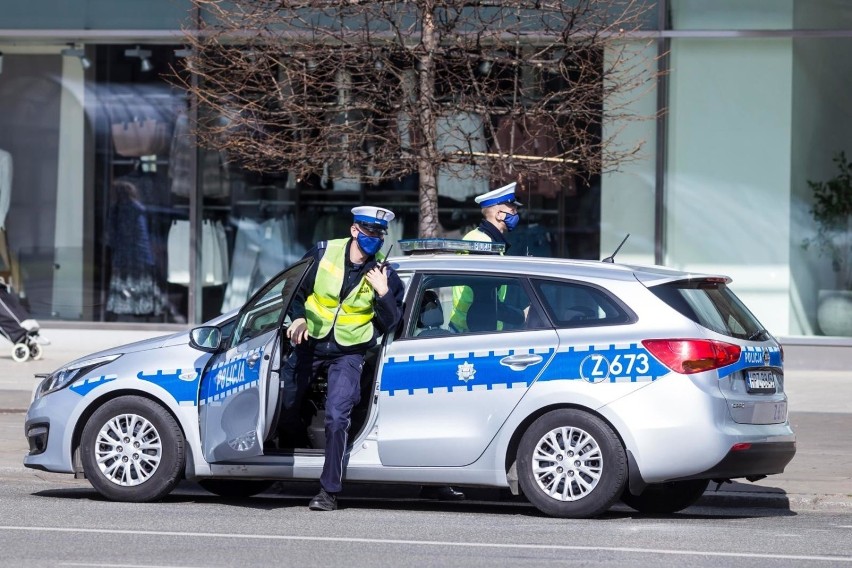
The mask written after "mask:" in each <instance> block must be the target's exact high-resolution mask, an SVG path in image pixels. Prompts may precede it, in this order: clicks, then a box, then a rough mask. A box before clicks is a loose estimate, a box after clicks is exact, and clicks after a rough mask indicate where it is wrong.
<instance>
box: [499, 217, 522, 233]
mask: <svg viewBox="0 0 852 568" xmlns="http://www.w3.org/2000/svg"><path fill="white" fill-rule="evenodd" d="M504 215H505V216H504V217H503V222H504V223H506V228H507V229H509V231H514V230H515V227H517V226H518V223H519V222H520V220H521V216H520V215H518V214H517V213H505V214H504Z"/></svg>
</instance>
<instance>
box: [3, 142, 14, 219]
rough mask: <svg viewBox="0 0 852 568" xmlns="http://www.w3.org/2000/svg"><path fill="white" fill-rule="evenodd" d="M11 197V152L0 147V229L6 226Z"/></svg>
mask: <svg viewBox="0 0 852 568" xmlns="http://www.w3.org/2000/svg"><path fill="white" fill-rule="evenodd" d="M11 199H12V154H10V153H9V152H7V151H5V150H2V149H0V229H4V228H5V227H6V215H8V214H9V203H10V202H11Z"/></svg>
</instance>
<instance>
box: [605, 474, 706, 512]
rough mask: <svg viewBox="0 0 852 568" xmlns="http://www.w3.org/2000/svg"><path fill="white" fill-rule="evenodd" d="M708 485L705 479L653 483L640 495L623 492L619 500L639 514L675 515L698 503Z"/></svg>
mask: <svg viewBox="0 0 852 568" xmlns="http://www.w3.org/2000/svg"><path fill="white" fill-rule="evenodd" d="M709 483H710V481H709V480H707V479H694V480H689V481H669V482H668V483H654V484H651V485H649V486H648V487H646V488H645V490H644V491H643V492H642V494H641V495H633V494H632V493H630V491H625V492H624V495H622V496H621V500H622V501H624V504H625V505H627V506H628V507H632V508H633V509H636V510H637V511H639V512H640V513H650V514H667V513H676V512H678V511H682V510H683V509H686V508H687V507H689V506H690V505H692V504H693V503H695V502H696V501H698V500H699V499H700V498H701V496H702V495H704V491H705V490H706V489H707V485H708V484H709Z"/></svg>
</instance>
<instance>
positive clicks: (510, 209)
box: [464, 182, 521, 251]
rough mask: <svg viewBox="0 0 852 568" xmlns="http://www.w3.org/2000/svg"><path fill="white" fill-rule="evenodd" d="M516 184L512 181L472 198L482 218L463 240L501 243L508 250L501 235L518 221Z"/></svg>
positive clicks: (516, 224)
mask: <svg viewBox="0 0 852 568" xmlns="http://www.w3.org/2000/svg"><path fill="white" fill-rule="evenodd" d="M517 185H518V184H517V183H516V182H512V183H510V184H508V185H504V186H503V187H498V188H497V189H495V190H493V191H489V192H488V193H483V194H482V195H477V196H476V197H475V198H474V201H476V202H477V203H478V204H479V206H480V207H482V217H483V219H482V222H481V223H480V224H479V226H478V227H477V228H475V229H474V230H472V231H470V232H469V233H468V234H466V235H465V236H464V240H466V241H483V242H493V243H503V244H505V245H506V250H507V251H508V250H509V243H508V242H507V241H506V237H504V236H503V235H504V233H506V232H507V231H513V230H514V229H515V227H517V226H518V221H520V216H519V215H518V207H520V206H521V203H520V202H519V201H517V200H516V199H515V188H516V187H517Z"/></svg>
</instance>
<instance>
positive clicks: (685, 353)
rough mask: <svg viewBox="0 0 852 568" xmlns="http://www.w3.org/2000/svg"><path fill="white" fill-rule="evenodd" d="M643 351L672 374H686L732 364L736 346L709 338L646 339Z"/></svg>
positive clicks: (734, 359) (737, 350) (736, 349)
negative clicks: (645, 350) (647, 352)
mask: <svg viewBox="0 0 852 568" xmlns="http://www.w3.org/2000/svg"><path fill="white" fill-rule="evenodd" d="M642 345H644V346H645V349H647V350H648V351H650V352H651V355H653V356H654V357H656V358H657V359H659V360H660V362H661V363H662V364H663V365H665V366H666V367H668V368H669V369H671V370H672V371H674V372H676V373H683V374H685V375H689V374H692V373H701V372H703V371H712V370H713V369H718V368H719V367H725V366H727V365H730V364H732V363H736V362H737V361H738V360H739V358H740V347H739V345H731V344H730V343H724V342H722V341H714V340H711V339H646V340H645V341H643V342H642Z"/></svg>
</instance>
